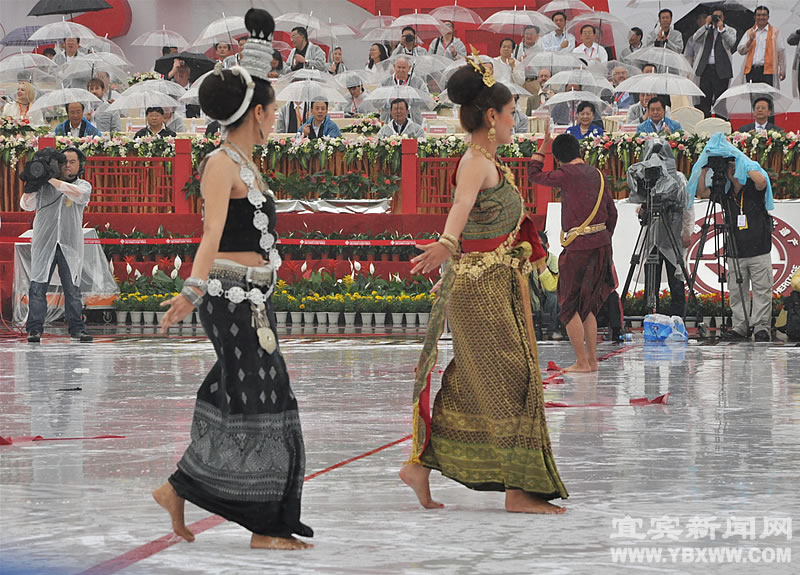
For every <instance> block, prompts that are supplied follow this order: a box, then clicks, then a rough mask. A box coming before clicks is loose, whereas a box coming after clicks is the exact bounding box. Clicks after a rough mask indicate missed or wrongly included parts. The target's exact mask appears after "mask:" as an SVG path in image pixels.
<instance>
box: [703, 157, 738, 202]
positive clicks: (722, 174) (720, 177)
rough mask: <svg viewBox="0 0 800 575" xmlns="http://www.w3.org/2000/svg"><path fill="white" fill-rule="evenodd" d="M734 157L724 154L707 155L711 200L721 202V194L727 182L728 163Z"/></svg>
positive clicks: (733, 160)
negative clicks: (709, 170) (709, 169)
mask: <svg viewBox="0 0 800 575" xmlns="http://www.w3.org/2000/svg"><path fill="white" fill-rule="evenodd" d="M735 161H736V158H733V157H725V156H709V157H708V163H707V164H706V167H707V168H711V169H712V170H713V173H712V174H711V200H712V201H714V202H717V203H721V201H722V196H724V195H725V188H726V187H727V182H728V165H729V164H730V163H731V162H735Z"/></svg>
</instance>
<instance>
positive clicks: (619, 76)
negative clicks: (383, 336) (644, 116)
mask: <svg viewBox="0 0 800 575" xmlns="http://www.w3.org/2000/svg"><path fill="white" fill-rule="evenodd" d="M627 79H628V69H627V68H626V67H625V66H617V67H616V68H614V70H613V71H612V72H611V80H612V83H613V84H614V87H615V88H616V87H617V86H619V85H620V84H621V83H622V82H624V81H625V80H627ZM634 102H635V100H634V97H633V94H631V93H630V92H615V93H614V107H615V108H616V109H617V111H625V110H627V109H628V108H630V107H631V106H633V103H634Z"/></svg>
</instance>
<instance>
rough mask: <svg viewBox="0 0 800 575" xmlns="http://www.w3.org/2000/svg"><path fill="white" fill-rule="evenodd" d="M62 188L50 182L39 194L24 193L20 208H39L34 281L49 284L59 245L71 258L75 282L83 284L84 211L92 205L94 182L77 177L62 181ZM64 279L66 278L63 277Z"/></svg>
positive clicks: (33, 243) (35, 224)
mask: <svg viewBox="0 0 800 575" xmlns="http://www.w3.org/2000/svg"><path fill="white" fill-rule="evenodd" d="M53 181H55V182H57V185H58V189H56V187H55V186H54V185H53V184H52V183H48V184H45V185H43V186H42V187H41V189H40V190H39V192H38V193H36V194H23V195H22V198H20V202H19V204H20V207H22V209H23V210H25V211H28V212H30V211H33V210H36V217H35V218H34V220H33V239H32V240H31V281H35V282H40V283H47V281H48V277H47V276H48V274H49V273H50V266H51V265H52V263H53V260H54V258H55V255H56V246H57V245H60V246H61V251H62V252H63V253H64V257H65V258H66V259H67V264H68V265H69V271H70V274H71V275H72V278H71V281H72V283H73V285H79V283H78V282H79V279H80V277H81V268H82V266H83V232H82V231H81V227H82V226H83V210H84V208H86V206H87V205H88V204H89V196H91V194H92V185H91V184H90V183H89V182H87V181H86V180H81V179H77V180H75V181H74V182H72V183H67V182H63V181H60V180H51V182H53ZM62 281H64V280H63V278H62Z"/></svg>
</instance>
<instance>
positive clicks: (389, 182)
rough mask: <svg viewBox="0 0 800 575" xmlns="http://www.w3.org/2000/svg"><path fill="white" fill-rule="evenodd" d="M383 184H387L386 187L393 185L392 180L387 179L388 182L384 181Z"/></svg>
mask: <svg viewBox="0 0 800 575" xmlns="http://www.w3.org/2000/svg"><path fill="white" fill-rule="evenodd" d="M383 183H384V184H386V185H387V186H388V185H389V184H391V183H392V182H391V181H390V180H388V179H386V180H383Z"/></svg>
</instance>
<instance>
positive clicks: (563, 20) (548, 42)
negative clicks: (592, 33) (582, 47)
mask: <svg viewBox="0 0 800 575" xmlns="http://www.w3.org/2000/svg"><path fill="white" fill-rule="evenodd" d="M552 20H553V24H555V25H556V29H555V30H553V31H552V32H548V33H547V34H545V35H544V36H542V38H541V40H539V43H540V44H541V45H542V49H543V50H547V51H548V52H572V51H573V50H574V49H575V36H573V35H572V34H570V33H569V32H567V31H566V27H567V15H566V14H565V13H564V12H556V13H555V14H553V16H552Z"/></svg>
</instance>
